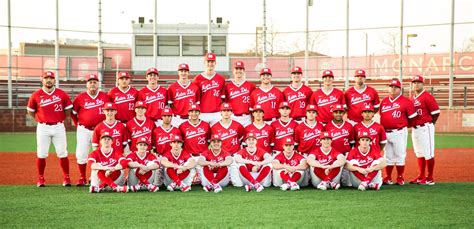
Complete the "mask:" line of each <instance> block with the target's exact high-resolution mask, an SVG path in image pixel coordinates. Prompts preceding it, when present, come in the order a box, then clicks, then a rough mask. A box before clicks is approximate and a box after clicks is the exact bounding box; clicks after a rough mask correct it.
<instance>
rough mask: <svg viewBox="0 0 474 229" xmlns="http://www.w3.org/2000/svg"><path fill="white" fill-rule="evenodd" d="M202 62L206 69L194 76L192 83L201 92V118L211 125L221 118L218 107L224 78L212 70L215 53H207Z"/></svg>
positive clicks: (221, 98) (214, 65) (221, 97)
mask: <svg viewBox="0 0 474 229" xmlns="http://www.w3.org/2000/svg"><path fill="white" fill-rule="evenodd" d="M204 63H205V65H206V70H205V71H204V72H203V73H201V74H199V75H197V76H196V77H194V81H193V83H194V84H196V85H197V86H198V87H199V90H200V92H201V98H200V102H201V103H200V105H201V109H202V113H201V119H202V120H204V121H206V122H207V123H209V124H210V125H213V124H214V123H216V122H218V121H219V120H220V119H221V116H220V114H219V108H220V106H221V103H222V100H223V99H224V98H225V94H224V85H225V78H224V77H223V76H221V75H220V74H219V73H216V72H215V71H214V69H215V68H216V54H214V53H207V54H206V56H205V58H204Z"/></svg>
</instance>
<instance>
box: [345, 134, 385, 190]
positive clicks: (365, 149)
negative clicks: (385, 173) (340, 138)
mask: <svg viewBox="0 0 474 229" xmlns="http://www.w3.org/2000/svg"><path fill="white" fill-rule="evenodd" d="M371 141H372V137H371V136H370V135H369V133H368V132H362V133H360V134H359V146H358V147H356V148H354V149H352V150H351V151H350V152H349V155H347V163H346V168H347V169H348V170H349V176H350V180H351V183H352V185H353V186H354V187H355V186H358V188H359V190H360V191H365V190H366V189H367V187H368V188H370V189H374V190H379V189H380V186H382V169H383V168H385V166H386V163H385V159H384V158H383V157H382V156H380V151H379V150H377V149H375V148H373V147H370V142H371Z"/></svg>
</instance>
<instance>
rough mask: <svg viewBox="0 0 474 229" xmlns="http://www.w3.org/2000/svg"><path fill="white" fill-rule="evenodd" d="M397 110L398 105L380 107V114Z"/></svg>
mask: <svg viewBox="0 0 474 229" xmlns="http://www.w3.org/2000/svg"><path fill="white" fill-rule="evenodd" d="M399 108H400V104H399V103H392V105H384V106H382V113H384V112H388V111H392V110H396V109H399Z"/></svg>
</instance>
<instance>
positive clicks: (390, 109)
mask: <svg viewBox="0 0 474 229" xmlns="http://www.w3.org/2000/svg"><path fill="white" fill-rule="evenodd" d="M379 111H380V124H382V126H383V127H384V128H385V130H393V129H401V128H404V127H407V126H408V119H412V118H414V117H415V116H416V110H415V107H414V106H413V102H411V101H410V100H409V99H408V98H407V97H405V96H403V95H401V94H400V95H399V96H397V97H396V98H395V99H393V100H392V99H391V98H390V96H387V97H385V98H383V99H382V101H381V102H380V109H379Z"/></svg>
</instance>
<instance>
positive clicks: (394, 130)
mask: <svg viewBox="0 0 474 229" xmlns="http://www.w3.org/2000/svg"><path fill="white" fill-rule="evenodd" d="M389 87H390V89H389V90H388V97H385V98H383V99H382V101H381V102H380V109H379V111H380V124H382V126H383V127H384V128H385V133H386V135H387V144H386V145H385V150H384V151H385V155H384V156H385V160H386V162H387V167H386V168H385V172H386V173H387V174H386V175H387V176H386V177H385V178H384V179H383V182H384V184H391V183H392V170H393V166H394V165H396V166H397V174H398V176H397V184H398V185H404V184H405V179H404V178H403V172H404V171H405V158H406V156H407V138H408V129H407V126H408V119H412V118H414V117H415V116H416V111H415V107H414V106H413V102H411V101H410V100H409V99H408V98H406V97H405V96H403V95H402V84H401V83H400V81H398V80H397V79H394V80H392V81H391V82H390V84H389Z"/></svg>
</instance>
